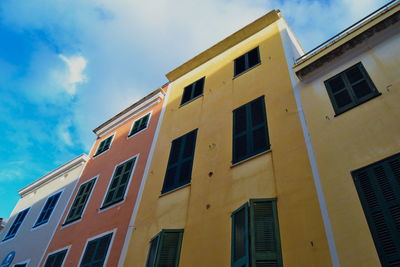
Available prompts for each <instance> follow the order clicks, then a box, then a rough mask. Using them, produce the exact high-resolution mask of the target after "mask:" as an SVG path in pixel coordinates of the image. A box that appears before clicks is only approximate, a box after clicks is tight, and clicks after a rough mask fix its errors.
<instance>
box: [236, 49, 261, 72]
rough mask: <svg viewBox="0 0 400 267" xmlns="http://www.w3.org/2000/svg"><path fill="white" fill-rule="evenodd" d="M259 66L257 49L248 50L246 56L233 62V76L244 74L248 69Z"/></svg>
mask: <svg viewBox="0 0 400 267" xmlns="http://www.w3.org/2000/svg"><path fill="white" fill-rule="evenodd" d="M258 64H260V52H259V49H258V47H256V48H254V49H253V50H250V51H249V52H247V53H246V54H244V55H242V56H240V57H238V58H237V59H235V61H234V65H235V75H234V76H238V75H239V74H241V73H243V72H245V71H246V70H248V69H251V68H252V67H254V66H256V65H258Z"/></svg>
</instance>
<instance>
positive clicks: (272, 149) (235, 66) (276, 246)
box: [124, 11, 334, 267]
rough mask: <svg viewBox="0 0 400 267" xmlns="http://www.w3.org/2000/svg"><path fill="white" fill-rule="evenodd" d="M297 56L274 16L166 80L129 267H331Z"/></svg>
mask: <svg viewBox="0 0 400 267" xmlns="http://www.w3.org/2000/svg"><path fill="white" fill-rule="evenodd" d="M296 51H299V52H298V53H301V48H300V47H299V45H298V43H297V41H296V40H295V39H294V37H293V34H292V33H291V31H290V29H289V28H288V27H287V25H286V23H285V21H284V19H283V18H282V17H281V15H280V13H279V11H272V12H270V13H268V14H266V15H265V16H263V17H261V18H260V19H258V20H256V21H254V22H253V23H251V24H249V25H248V26H246V27H244V28H243V29H241V30H239V31H238V32H236V33H234V34H232V35H230V36H229V37H227V38H226V39H224V40H222V41H221V42H219V43H217V44H216V45H214V46H213V47H211V48H209V49H208V50H206V51H204V52H202V53H201V54H199V55H197V56H196V57H194V58H193V59H191V60H189V61H188V62H186V63H184V64H183V65H181V66H179V67H178V68H176V69H175V70H173V71H171V72H170V73H168V74H167V77H168V79H169V81H170V84H169V89H168V93H167V97H166V99H167V100H166V101H165V102H164V110H163V112H164V115H163V116H164V117H163V122H162V124H161V127H160V129H159V131H160V132H159V138H158V141H157V143H156V146H155V149H154V155H153V159H152V163H151V165H150V169H149V175H148V176H147V177H146V178H145V179H146V183H145V186H144V190H143V191H141V192H140V193H139V196H142V197H141V204H140V208H139V210H138V213H137V215H135V216H136V218H135V225H133V227H134V230H133V232H132V238H131V241H130V245H129V248H128V251H127V256H126V259H125V264H124V265H125V266H177V265H178V263H179V266H181V267H196V266H199V267H209V266H216V267H223V266H240V267H242V266H258V267H261V266H270V267H273V266H283V265H285V266H307V267H310V266H324V267H325V266H331V265H332V262H334V261H333V260H332V257H331V253H332V251H334V248H332V247H329V244H330V243H329V242H328V240H327V238H326V236H329V235H330V228H329V221H326V220H325V221H324V220H323V217H322V216H321V209H322V208H323V207H324V206H323V205H322V206H320V201H319V199H318V197H319V196H318V195H317V193H316V190H315V188H316V187H315V185H314V179H313V173H312V169H311V166H310V164H309V159H308V152H307V147H306V143H305V141H304V137H303V128H302V122H301V120H300V117H299V112H298V108H297V104H296V98H295V95H294V91H293V87H292V83H291V79H290V77H291V76H290V71H292V69H291V68H292V66H293V63H294V58H295V57H298V56H299V55H296V56H295V57H291V56H290V55H291V53H292V52H293V53H297V52H296ZM135 216H134V217H135Z"/></svg>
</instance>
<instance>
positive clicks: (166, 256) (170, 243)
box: [156, 230, 183, 267]
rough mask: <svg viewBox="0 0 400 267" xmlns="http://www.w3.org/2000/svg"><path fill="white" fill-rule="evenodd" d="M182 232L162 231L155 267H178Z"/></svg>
mask: <svg viewBox="0 0 400 267" xmlns="http://www.w3.org/2000/svg"><path fill="white" fill-rule="evenodd" d="M182 236H183V231H182V230H177V231H175V230H163V231H162V234H161V239H160V247H159V250H158V256H157V262H156V266H157V267H177V266H179V254H180V250H181V243H182Z"/></svg>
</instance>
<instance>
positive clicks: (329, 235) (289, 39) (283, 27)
mask: <svg viewBox="0 0 400 267" xmlns="http://www.w3.org/2000/svg"><path fill="white" fill-rule="evenodd" d="M278 26H279V32H280V35H281V39H282V45H283V48H284V52H285V57H286V63H287V65H288V71H289V76H290V81H291V83H292V86H293V93H294V97H295V100H296V105H297V112H298V114H299V118H300V122H301V128H302V130H303V135H304V141H305V143H306V147H307V152H308V159H309V161H310V166H311V170H312V174H313V179H314V184H315V189H316V192H317V196H318V200H319V206H320V210H321V215H322V220H323V223H324V227H325V233H326V239H327V241H328V246H329V252H330V255H331V260H332V266H333V267H339V266H340V262H339V257H338V254H337V250H336V245H335V239H334V236H333V231H332V227H331V223H330V219H329V215H328V210H327V205H326V201H325V196H324V192H323V190H322V185H321V181H320V177H319V173H318V164H317V161H316V159H315V154H314V149H313V146H312V143H311V139H310V133H309V131H308V128H307V122H306V119H305V115H304V111H303V107H302V104H301V99H300V95H299V88H298V86H297V82H296V78H295V75H294V71H293V69H292V67H291V64H293V63H294V62H292V61H291V60H290V59H291V56H293V51H292V49H291V47H290V43H294V44H296V43H297V41H296V39H293V35H292V36H290V35H288V36H286V35H285V34H284V33H283V32H284V31H286V33H287V31H288V26H287V24H286V22H285V21H284V20H283V18H281V19H280V20H278ZM298 47H299V46H295V48H298ZM297 52H298V53H301V52H302V51H297ZM292 60H293V59H292Z"/></svg>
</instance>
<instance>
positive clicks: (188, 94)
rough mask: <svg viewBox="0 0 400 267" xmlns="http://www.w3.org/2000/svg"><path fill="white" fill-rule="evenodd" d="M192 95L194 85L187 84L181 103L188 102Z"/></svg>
mask: <svg viewBox="0 0 400 267" xmlns="http://www.w3.org/2000/svg"><path fill="white" fill-rule="evenodd" d="M191 95H192V85H189V86H186V87H185V89H184V90H183V96H182V102H181V104H184V103H186V102H188V101H189V100H190V97H191Z"/></svg>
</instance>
